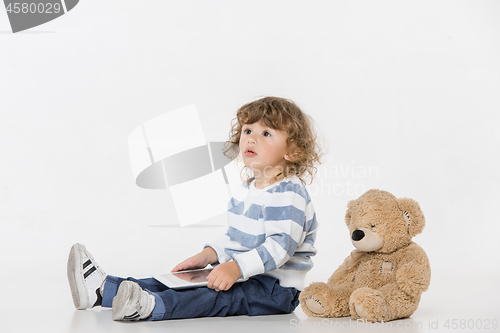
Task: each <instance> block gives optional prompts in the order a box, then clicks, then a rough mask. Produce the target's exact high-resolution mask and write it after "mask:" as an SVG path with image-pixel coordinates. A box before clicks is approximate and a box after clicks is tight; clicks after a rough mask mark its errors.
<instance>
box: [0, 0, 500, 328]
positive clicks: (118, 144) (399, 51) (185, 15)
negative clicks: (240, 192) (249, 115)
mask: <svg viewBox="0 0 500 333" xmlns="http://www.w3.org/2000/svg"><path fill="white" fill-rule="evenodd" d="M499 14H500V3H499V2H496V1H478V0H475V1H307V2H306V1H255V0H254V1H251V2H250V1H247V2H243V1H202V0H199V1H149V0H143V1H127V0H120V1H117V0H114V1H95V0H82V1H81V2H80V3H79V4H78V5H77V6H76V7H75V8H74V9H73V10H72V11H70V12H69V13H68V14H66V15H64V16H62V17H60V18H58V19H56V20H54V21H52V22H49V23H47V24H44V25H42V26H39V27H35V28H33V29H30V30H28V31H25V32H21V33H17V34H12V32H11V30H10V25H9V22H8V18H7V14H6V12H5V11H4V10H3V9H0V223H1V230H0V256H1V263H2V268H1V271H0V272H1V274H0V291H2V292H4V293H5V292H11V294H9V295H11V297H10V298H11V300H10V301H9V304H7V305H5V307H3V308H2V309H3V310H2V311H3V313H2V314H1V315H0V316H1V318H2V319H8V320H7V326H9V324H12V325H14V322H17V323H20V322H21V321H22V320H21V319H20V318H21V317H12V314H13V313H18V314H20V313H25V314H26V313H27V312H28V313H29V312H30V311H35V309H36V311H40V309H47V308H50V309H53V310H54V312H53V314H52V315H50V316H56V318H57V320H56V319H52V320H53V322H50V324H49V323H48V322H46V321H43V320H42V319H41V318H42V317H43V318H47V316H46V315H43V316H41V315H40V316H41V317H40V320H41V321H38V323H35V322H23V323H22V325H38V326H37V327H38V328H40V327H45V326H44V325H48V326H47V327H46V328H47V329H48V327H52V328H54V327H56V329H55V330H56V331H65V330H66V329H67V328H68V326H66V325H70V324H72V325H74V324H75V317H74V316H75V314H73V312H74V310H73V305H72V301H71V296H70V293H69V287H68V285H67V282H66V260H67V255H68V252H69V249H70V247H71V245H72V244H73V243H76V242H80V243H83V244H85V245H86V246H87V248H88V249H89V250H90V251H91V252H92V253H93V254H94V256H95V257H96V258H97V260H98V262H99V263H100V264H101V265H102V266H103V268H104V269H105V270H106V272H107V273H110V274H113V275H121V276H128V275H131V276H135V277H146V276H150V275H151V274H153V273H155V272H158V271H160V272H161V271H168V270H170V269H171V268H172V267H173V266H174V265H175V264H176V263H177V262H179V261H180V260H183V259H184V258H185V257H187V256H189V255H191V254H194V253H196V252H197V251H198V250H200V249H201V248H202V246H203V245H204V244H205V242H207V241H209V240H211V239H213V238H215V237H217V236H218V235H219V234H221V233H223V232H224V231H225V230H224V228H222V227H216V226H213V225H215V224H220V221H218V220H212V221H208V222H207V224H209V225H211V226H205V227H191V228H180V227H178V221H177V220H176V219H177V216H176V214H175V211H174V209H173V203H172V199H171V197H170V194H169V192H168V191H165V190H163V191H161V190H144V189H141V188H139V187H137V186H136V185H135V183H134V179H133V175H132V171H131V167H130V162H129V156H128V148H127V138H128V135H129V133H130V132H131V131H132V130H133V129H134V128H136V127H137V126H139V125H140V124H142V123H143V122H145V121H146V120H148V119H151V118H153V117H155V116H157V115H160V114H162V113H164V112H167V111H169V110H173V109H176V108H179V107H182V106H186V105H190V104H196V106H197V108H198V112H199V114H200V118H201V122H202V125H203V128H204V131H205V136H206V139H207V140H208V141H221V140H225V139H226V137H227V133H228V130H229V123H230V120H231V119H232V118H233V116H234V113H235V111H236V109H237V108H238V107H239V106H241V105H242V104H244V103H247V102H249V101H251V100H254V99H256V98H259V97H261V96H264V95H277V96H282V97H287V98H290V99H292V100H294V101H295V102H296V103H297V104H298V105H299V106H300V107H301V108H302V109H303V110H304V111H305V112H306V113H308V114H309V115H311V116H312V117H313V118H314V120H315V121H316V123H317V128H318V130H319V132H320V133H321V134H322V137H323V138H324V139H323V141H324V145H325V146H327V147H328V153H327V154H326V155H325V158H324V163H323V165H322V167H321V168H320V172H319V173H318V175H317V178H316V180H315V182H314V184H313V185H312V187H311V189H310V193H311V195H312V199H313V202H314V204H315V207H316V211H317V214H318V219H319V221H320V223H321V229H320V232H319V236H318V239H317V244H316V245H317V248H318V250H319V253H318V255H317V256H316V259H315V264H316V265H315V267H314V269H313V270H312V271H311V272H310V274H309V275H308V280H307V284H308V283H310V282H312V281H326V280H327V278H328V277H329V276H330V274H331V273H332V272H333V271H334V270H335V269H336V268H337V267H338V265H340V264H341V263H342V261H343V259H344V258H345V257H346V256H347V255H348V254H349V252H350V251H351V250H352V249H353V247H352V245H351V244H350V241H349V235H348V233H347V228H346V227H345V224H344V222H343V217H344V212H345V209H346V204H347V202H348V200H351V199H355V198H357V197H358V196H359V195H360V194H362V193H363V192H364V191H365V190H368V189H370V188H380V189H384V190H388V191H390V192H392V193H393V194H394V195H396V196H398V197H410V198H413V199H415V200H417V201H418V202H419V203H420V205H421V207H422V210H423V212H424V214H425V217H426V220H427V227H426V228H425V230H424V232H423V234H422V235H420V236H418V237H416V239H415V241H416V242H417V243H418V244H420V245H421V246H422V247H423V248H424V249H425V250H426V252H427V254H428V256H429V258H430V260H431V267H432V274H433V275H432V282H431V287H430V289H429V291H428V292H427V293H426V294H424V295H423V297H422V302H421V304H420V308H419V310H418V311H417V313H416V314H415V315H414V316H413V317H412V318H418V319H419V320H422V321H424V322H425V323H427V321H428V320H431V319H432V320H434V319H436V318H439V319H440V320H443V321H440V325H441V323H444V320H445V319H447V318H448V319H454V318H458V319H474V320H476V319H485V318H486V319H487V318H490V319H493V318H494V317H495V316H496V317H498V303H497V302H494V299H495V298H498V297H500V293H499V291H498V282H497V281H498V279H499V278H500V266H499V264H498V263H499V260H498V253H499V252H500V245H499V244H500V243H499V242H498V233H499V232H500V227H499V222H500V221H499V217H498V212H497V207H498V203H499V200H500V196H499V194H498V186H499V185H500V176H499V172H498V168H499V162H500V126H499V125H500V98H499V92H500V61H499V59H500V20H499V19H498V17H499ZM182 126H184V127H185V131H184V135H185V136H189V135H190V126H189V124H182ZM179 140H182V137H181V138H179ZM193 205H195V203H193ZM194 209H195V208H194ZM14 291H15V293H14ZM54 295H56V296H54ZM0 298H1V299H2V302H5V296H0ZM26 304H31V305H30V306H28V308H26V306H27V305H26ZM6 310H7V311H9V312H10V314H8V312H7V313H6ZM57 311H59V313H58V312H57ZM297 311H299V312H300V310H297ZM99 315H100V314H99ZM71 316H73V321H72V322H71V323H70V319H71V318H69V317H71ZM419 316H420V317H419ZM12 318H14V319H12ZM15 318H18V319H15ZM96 318H100V317H99V316H97V317H96ZM300 318H302V319H303V320H306V319H304V318H305V317H304V316H303V314H302V315H301V317H300ZM106 319H109V318H106ZM44 320H46V319H44ZM99 320H100V319H98V321H99ZM109 321H111V320H110V319H109ZM83 322H84V323H85V321H83ZM106 322H107V321H106ZM306 322H307V321H306ZM56 323H57V324H56ZM285 324H286V323H285ZM285 324H283V325H285ZM1 325H2V324H0V327H1ZM53 325H56V326H53ZM100 325H105V324H100ZM12 327H14V326H12ZM20 327H22V326H20ZM97 327H99V325H97ZM136 327H137V326H136ZM155 327H158V326H155ZM283 328H285V329H286V328H288V327H286V325H285V326H283ZM490 331H491V330H490Z"/></svg>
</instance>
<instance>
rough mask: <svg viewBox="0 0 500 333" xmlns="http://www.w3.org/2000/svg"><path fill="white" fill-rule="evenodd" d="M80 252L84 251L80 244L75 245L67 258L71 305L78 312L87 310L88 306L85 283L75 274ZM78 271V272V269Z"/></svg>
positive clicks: (80, 275)
mask: <svg viewBox="0 0 500 333" xmlns="http://www.w3.org/2000/svg"><path fill="white" fill-rule="evenodd" d="M80 250H85V247H84V246H83V245H81V244H75V245H73V246H72V247H71V251H70V252H69V258H68V266H67V270H68V281H69V287H70V288H71V296H73V303H74V304H75V308H77V309H78V310H83V309H87V308H88V307H89V306H90V300H89V299H88V295H87V290H86V288H85V281H84V279H83V275H82V274H77V267H78V268H79V267H81V265H82V263H81V260H80ZM78 271H80V270H79V269H78Z"/></svg>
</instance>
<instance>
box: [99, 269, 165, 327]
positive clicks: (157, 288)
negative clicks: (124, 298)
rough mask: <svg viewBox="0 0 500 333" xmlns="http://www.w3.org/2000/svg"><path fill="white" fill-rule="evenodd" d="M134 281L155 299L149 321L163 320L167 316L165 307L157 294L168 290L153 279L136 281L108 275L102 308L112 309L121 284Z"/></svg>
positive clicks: (130, 278)
mask: <svg viewBox="0 0 500 333" xmlns="http://www.w3.org/2000/svg"><path fill="white" fill-rule="evenodd" d="M125 280H128V281H134V282H137V284H139V286H141V288H142V289H143V290H146V291H148V292H149V293H150V294H151V295H153V296H154V297H155V308H154V310H153V314H152V316H151V317H150V318H148V319H147V320H161V319H163V315H164V314H165V307H164V306H163V300H162V298H161V297H160V296H158V294H157V292H162V291H165V290H166V289H168V287H166V286H165V285H164V284H162V283H160V282H158V281H156V280H155V279H153V278H146V279H134V278H132V277H129V278H127V279H123V278H120V277H116V276H112V275H108V276H106V282H104V290H103V293H102V305H101V306H102V307H107V308H110V307H112V305H113V298H114V297H115V296H116V293H117V292H118V287H119V286H120V283H122V282H123V281H125Z"/></svg>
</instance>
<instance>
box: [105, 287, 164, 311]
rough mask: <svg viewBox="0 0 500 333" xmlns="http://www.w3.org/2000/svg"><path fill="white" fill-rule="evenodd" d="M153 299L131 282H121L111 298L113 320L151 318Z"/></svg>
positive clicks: (153, 306)
mask: <svg viewBox="0 0 500 333" xmlns="http://www.w3.org/2000/svg"><path fill="white" fill-rule="evenodd" d="M155 303H156V302H155V297H154V296H153V295H151V294H150V293H148V292H147V291H144V290H142V288H141V287H140V286H139V285H138V284H137V283H135V282H133V281H123V282H122V283H120V286H119V287H118V291H117V292H116V296H115V297H114V298H113V309H112V318H113V320H140V319H146V318H148V317H150V316H151V314H152V313H153V309H154V308H155Z"/></svg>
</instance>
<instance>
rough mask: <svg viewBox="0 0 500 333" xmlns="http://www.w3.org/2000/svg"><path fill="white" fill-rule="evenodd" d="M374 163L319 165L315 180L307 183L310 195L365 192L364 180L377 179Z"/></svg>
mask: <svg viewBox="0 0 500 333" xmlns="http://www.w3.org/2000/svg"><path fill="white" fill-rule="evenodd" d="M378 177H379V168H378V166H376V165H358V164H356V163H354V162H351V164H350V165H321V166H320V167H318V170H317V173H316V176H315V178H316V181H315V182H314V183H312V184H311V185H309V193H310V194H311V195H316V194H320V195H335V196H341V195H348V196H359V195H361V194H363V193H365V192H366V190H367V188H366V185H365V183H366V181H367V180H369V179H377V178H378Z"/></svg>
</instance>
